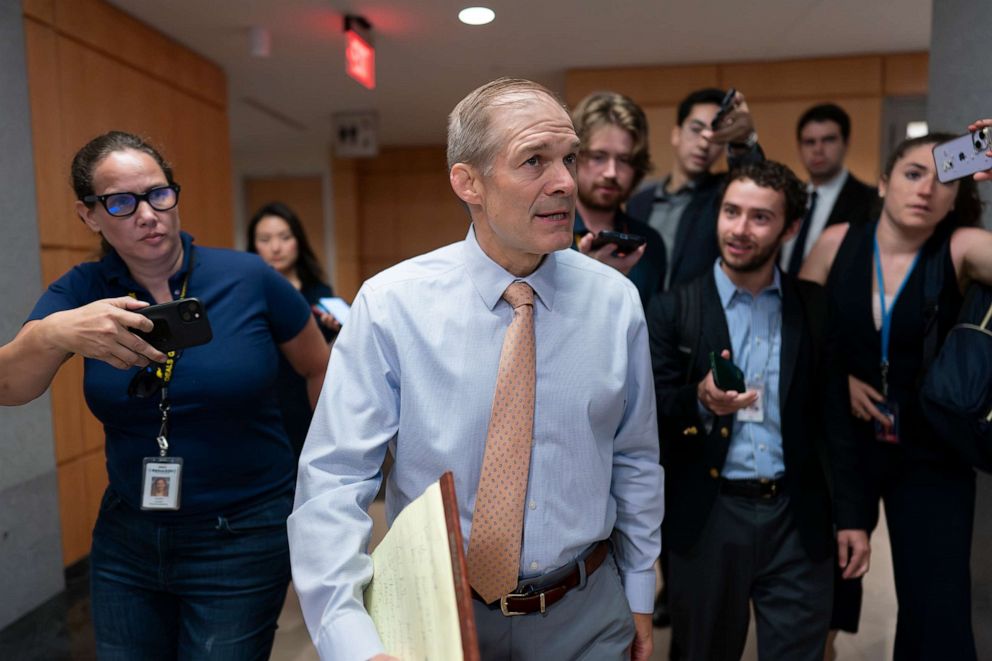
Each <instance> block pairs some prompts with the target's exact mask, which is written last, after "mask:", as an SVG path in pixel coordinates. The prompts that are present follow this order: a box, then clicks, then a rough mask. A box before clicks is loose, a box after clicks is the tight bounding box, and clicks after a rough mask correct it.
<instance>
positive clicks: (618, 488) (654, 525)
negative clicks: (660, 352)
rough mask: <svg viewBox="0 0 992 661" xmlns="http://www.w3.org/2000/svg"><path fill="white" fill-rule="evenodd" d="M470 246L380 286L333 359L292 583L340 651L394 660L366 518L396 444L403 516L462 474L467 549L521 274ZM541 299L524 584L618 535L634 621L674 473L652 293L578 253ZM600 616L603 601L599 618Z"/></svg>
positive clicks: (393, 507) (541, 286)
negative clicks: (445, 478)
mask: <svg viewBox="0 0 992 661" xmlns="http://www.w3.org/2000/svg"><path fill="white" fill-rule="evenodd" d="M516 279H517V278H515V277H514V276H513V275H512V274H510V273H509V272H507V271H506V270H504V269H503V268H502V267H500V266H499V265H498V264H496V263H495V262H493V261H492V260H491V259H489V257H487V256H486V254H485V253H484V252H483V251H482V249H481V248H480V247H479V244H478V242H477V241H476V239H475V235H474V231H473V230H472V229H470V230H469V233H468V237H467V238H466V240H465V241H463V242H460V243H455V244H452V245H450V246H446V247H444V248H441V249H439V250H436V251H434V252H432V253H428V254H426V255H422V256H420V257H417V258H414V259H412V260H409V261H406V262H403V263H402V264H399V265H397V266H395V267H393V268H390V269H388V270H386V271H384V272H382V273H380V274H378V275H376V276H375V277H373V278H372V279H370V280H369V281H368V282H366V283H365V285H364V286H363V287H362V290H361V291H360V292H359V293H358V296H357V297H356V299H355V302H354V305H353V307H352V309H351V314H350V316H349V319H348V323H347V324H345V326H344V329H343V330H342V332H341V334H340V336H339V337H338V340H337V342H336V344H335V345H334V350H333V352H332V354H331V361H330V364H329V365H328V370H327V377H326V381H325V383H324V388H323V391H322V393H321V396H320V401H319V402H318V404H317V410H316V411H315V414H314V418H313V424H312V425H311V427H310V433H309V435H308V437H307V442H306V446H305V447H304V450H303V456H302V458H301V460H300V473H299V482H298V486H297V492H296V507H295V511H294V513H293V515H292V516H291V517H290V519H289V536H290V548H291V551H292V560H293V582H294V586H295V588H296V591H297V592H298V593H299V595H300V602H301V604H302V607H303V614H304V617H305V619H306V622H307V626H308V627H309V629H310V632H311V635H312V637H313V638H314V640H315V643H316V645H317V648H318V650H319V651H320V653H321V656H322V657H323V658H331V659H366V658H368V657H370V656H373V655H374V654H376V653H378V652H380V651H382V646H381V642H380V640H379V637H378V635H377V634H376V632H375V629H374V627H373V625H372V622H371V620H370V619H369V618H368V615H367V613H366V612H365V609H364V606H363V604H362V590H363V589H364V587H365V585H366V584H367V583H368V581H369V580H370V578H371V576H372V564H371V559H370V558H369V556H368V555H367V554H366V553H365V550H366V547H367V544H368V541H369V534H370V531H371V525H372V522H371V520H370V518H369V517H368V515H367V514H366V510H367V508H368V505H369V503H370V502H371V501H372V498H373V497H374V496H375V493H376V491H377V490H378V489H379V484H380V481H381V477H382V476H381V472H380V468H381V466H382V461H383V458H384V456H385V453H386V450H387V447H388V449H389V451H390V452H391V453H392V454H393V455H394V457H395V460H396V461H395V464H394V467H393V470H392V473H391V474H390V477H389V480H388V481H387V484H386V487H385V489H386V514H387V518H388V520H389V521H390V522H392V520H393V519H394V518H395V517H396V515H397V514H398V513H399V512H400V510H402V509H403V507H404V506H405V505H407V504H408V503H409V502H410V501H411V500H413V499H414V498H416V497H417V496H419V495H420V494H421V493H422V492H423V490H424V489H425V488H426V487H427V486H428V485H430V484H431V483H433V482H435V481H436V480H437V479H438V478H439V477H440V475H441V474H442V473H443V472H444V471H446V470H452V471H453V472H454V478H455V487H456V491H457V496H458V505H459V509H460V512H459V514H460V519H461V527H462V533H463V535H464V539H465V544H466V548H467V544H468V539H469V537H470V535H471V528H472V512H473V510H474V508H475V494H476V488H477V486H478V481H479V474H480V472H481V467H482V457H483V452H484V450H485V443H486V433H487V429H488V425H489V416H490V411H491V408H492V399H493V392H494V389H495V385H496V372H497V367H498V364H499V354H500V350H501V348H502V343H503V335H504V334H505V332H506V329H507V327H508V326H509V324H510V321H511V319H512V317H513V311H512V309H511V308H510V306H509V305H508V304H507V303H506V301H504V300H502V294H503V291H504V290H505V289H506V287H507V286H508V285H509V284H510V283H511V282H513V281H514V280H516ZM523 280H525V281H526V282H527V283H528V284H530V285H531V287H532V288H533V289H534V292H535V294H536V296H535V304H534V326H535V339H536V347H537V348H536V350H537V383H536V406H535V414H534V442H533V448H532V454H531V463H530V475H529V482H528V490H527V497H526V505H525V509H524V532H523V547H522V551H521V558H520V574H521V576H524V577H531V576H536V575H541V574H543V573H546V572H549V571H552V570H554V569H556V568H558V567H561V566H563V565H565V564H567V563H569V562H571V561H573V560H574V559H575V558H576V557H577V556H578V555H579V554H581V553H582V552H583V551H584V550H586V549H587V548H589V547H590V546H591V545H592V544H594V543H595V542H597V541H599V540H601V539H605V538H607V537H610V536H611V534H614V532H615V533H616V534H615V535H614V539H615V541H616V543H617V554H616V555H617V561H618V563H619V567H620V571H621V575H622V579H623V583H624V589H625V592H626V594H627V598H628V600H629V602H630V606H631V609H632V610H633V611H635V612H642V613H649V612H651V609H652V606H653V597H654V582H655V577H654V571H653V563H654V560H655V558H656V557H657V556H658V554H659V551H660V545H661V532H660V525H661V519H662V514H663V475H662V470H661V467H660V465H659V463H658V433H657V422H656V417H655V397H654V381H653V377H652V373H651V359H650V354H649V352H648V342H647V329H646V326H645V323H644V313H643V310H642V308H641V302H640V298H639V297H638V294H637V289H636V288H635V287H634V286H633V285H632V284H631V283H630V282H629V281H628V280H627V279H626V278H625V277H624V276H623V275H621V274H620V273H619V272H618V271H616V270H615V269H612V268H610V267H608V266H604V265H602V264H600V263H598V262H596V261H595V260H593V259H590V258H588V257H586V256H584V255H581V254H579V253H578V252H576V251H574V250H562V251H558V252H555V253H552V254H550V255H548V256H547V257H546V258H545V259H544V261H543V262H542V264H541V266H540V267H539V268H538V269H537V270H536V271H535V272H534V273H532V274H531V275H529V276H527V277H526V278H523ZM594 606H595V605H593V604H591V605H590V607H594Z"/></svg>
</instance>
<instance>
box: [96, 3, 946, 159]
mask: <svg viewBox="0 0 992 661" xmlns="http://www.w3.org/2000/svg"><path fill="white" fill-rule="evenodd" d="M931 1H932V0H682V1H681V2H673V1H672V0H608V1H607V0H599V1H593V0H529V1H528V0H500V1H493V0H490V1H489V2H488V6H490V7H492V8H493V9H495V11H496V20H495V21H494V22H493V23H491V24H489V25H486V26H481V27H470V26H466V25H462V24H461V23H459V22H458V19H457V13H458V10H459V9H461V8H463V7H465V6H468V5H471V4H485V0H475V2H469V1H467V0H466V1H461V0H168V1H166V2H163V1H162V0H111V2H113V4H115V5H116V6H118V7H120V8H121V9H123V10H124V11H126V12H128V13H129V14H131V15H133V16H135V17H137V18H138V19H140V20H142V21H143V22H145V23H147V24H148V25H151V26H153V27H155V28H157V29H158V30H160V31H162V32H164V33H165V34H167V35H169V36H171V37H172V38H174V39H175V40H177V41H179V42H180V43H183V44H185V45H186V46H188V47H190V48H192V49H193V50H194V51H197V52H199V53H201V54H202V55H204V56H205V57H207V58H209V59H210V60H212V61H214V62H216V63H217V64H219V65H220V66H221V67H222V68H223V69H224V71H225V72H226V73H227V78H228V85H229V105H230V120H231V140H232V147H233V148H234V149H235V151H240V152H261V151H264V150H270V149H271V150H283V151H285V150H286V149H287V148H290V149H291V148H293V147H294V146H300V147H305V146H307V145H310V146H320V148H321V149H323V148H324V146H325V145H327V144H328V143H329V141H330V135H331V116H332V114H333V113H335V112H341V111H352V110H368V109H371V110H376V111H377V112H378V114H379V128H380V142H381V143H382V144H387V145H412V144H436V143H441V142H443V141H444V125H445V117H446V116H447V113H448V111H449V110H450V109H451V108H452V107H453V106H454V104H455V103H456V102H457V101H458V100H459V99H460V98H461V97H462V96H464V95H465V94H466V93H467V92H468V91H470V90H471V89H473V88H474V87H476V86H477V85H479V84H481V83H483V82H485V81H487V80H489V79H492V78H495V77H497V76H501V75H514V76H522V77H526V78H532V79H534V80H537V81H540V82H542V83H544V84H546V85H548V86H550V87H551V88H552V89H555V90H557V91H559V92H561V91H563V86H564V73H565V71H566V70H567V69H570V68H578V67H608V66H622V65H644V64H675V63H689V62H714V61H728V60H762V59H779V58H789V57H812V56H823V55H843V54H855V53H884V52H899V51H916V50H927V49H928V48H929V41H930V16H931ZM344 13H352V14H361V15H363V16H365V17H366V18H367V19H368V20H369V21H370V22H371V23H372V25H373V28H374V39H375V46H376V67H377V71H376V76H377V88H376V89H375V90H374V91H369V90H366V89H365V88H364V87H361V86H360V85H359V84H358V83H356V82H354V81H352V80H351V79H350V78H348V77H347V76H346V75H345V73H344V35H343V32H342V15H343V14H344ZM254 25H257V26H264V27H266V28H268V29H269V30H270V31H271V39H272V54H271V56H270V57H269V58H265V59H262V58H253V57H251V56H250V54H249V45H248V29H249V27H250V26H254ZM742 91H744V92H745V93H746V92H747V90H742ZM246 98H247V99H253V100H255V101H257V102H259V103H261V104H263V105H264V106H266V107H267V108H270V109H271V110H273V111H275V112H276V113H278V114H280V115H282V116H285V117H286V118H288V119H290V120H291V123H292V124H295V125H296V126H291V125H287V124H286V123H284V122H282V121H279V120H277V119H275V118H273V117H272V116H270V115H269V114H266V113H264V112H261V111H259V110H258V109H257V108H256V107H253V106H252V105H250V104H249V103H245V102H244V99H246Z"/></svg>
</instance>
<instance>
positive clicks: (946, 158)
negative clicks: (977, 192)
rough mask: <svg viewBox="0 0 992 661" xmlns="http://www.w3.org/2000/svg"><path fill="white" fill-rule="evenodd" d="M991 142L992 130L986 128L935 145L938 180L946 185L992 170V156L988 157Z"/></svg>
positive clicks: (934, 159)
mask: <svg viewBox="0 0 992 661" xmlns="http://www.w3.org/2000/svg"><path fill="white" fill-rule="evenodd" d="M990 142H992V128H985V129H982V130H981V131H975V132H973V133H966V134H965V135H961V136H958V137H956V138H954V139H953V140H948V141H947V142H943V143H941V144H939V145H934V148H933V161H934V163H935V164H936V166H937V179H939V180H940V181H941V182H942V183H945V184H946V183H947V182H950V181H954V180H956V179H962V178H964V177H969V176H971V175H973V174H975V173H976V172H981V171H982V170H988V169H992V156H989V155H988V150H989V143H990Z"/></svg>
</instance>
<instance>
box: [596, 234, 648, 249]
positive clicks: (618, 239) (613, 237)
mask: <svg viewBox="0 0 992 661" xmlns="http://www.w3.org/2000/svg"><path fill="white" fill-rule="evenodd" d="M645 241H647V239H645V238H644V237H643V236H640V235H638V234H626V233H624V232H611V231H609V230H604V231H602V232H600V233H599V234H597V235H596V236H594V237H593V239H592V249H593V250H599V249H600V248H602V247H603V246H605V245H609V244H611V243H612V244H613V245H615V246H616V247H617V249H616V251H614V253H613V254H614V255H626V254H627V253H632V252H634V251H635V250H637V249H638V248H639V247H641V246H642V245H643V244H644V242H645Z"/></svg>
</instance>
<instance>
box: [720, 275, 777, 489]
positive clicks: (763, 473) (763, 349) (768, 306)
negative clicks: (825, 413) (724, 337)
mask: <svg viewBox="0 0 992 661" xmlns="http://www.w3.org/2000/svg"><path fill="white" fill-rule="evenodd" d="M713 275H714V277H715V279H716V289H717V292H718V293H719V295H720V304H721V305H722V306H723V312H724V315H726V318H727V329H728V330H729V331H730V344H731V347H730V349H731V357H732V359H733V361H734V364H735V365H737V366H738V367H739V368H741V370H742V371H743V372H744V380H745V381H746V382H747V384H748V388H753V387H755V385H757V384H762V385H763V386H764V391H763V393H762V395H761V398H762V400H763V407H764V420H763V421H762V422H744V421H741V420H740V419H738V418H739V416H737V417H735V420H734V432H733V435H732V436H731V439H730V448H729V450H728V451H727V459H726V461H725V462H724V464H723V473H722V475H723V477H725V478H727V479H729V480H741V479H754V478H776V477H780V476H782V475H784V474H785V459H784V457H783V454H782V414H781V410H780V400H779V391H778V388H779V375H780V373H781V354H782V287H781V276H780V274H779V271H778V269H775V275H774V280H773V281H772V284H771V285H769V286H768V287H766V288H765V289H763V290H762V291H761V292H760V293H759V294H758V295H757V296H753V295H752V294H751V292H749V291H747V290H745V289H738V288H737V286H736V285H734V283H733V282H731V281H730V278H728V277H727V274H726V273H724V272H723V269H722V268H720V260H719V259H717V261H716V263H715V264H714V265H713Z"/></svg>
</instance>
